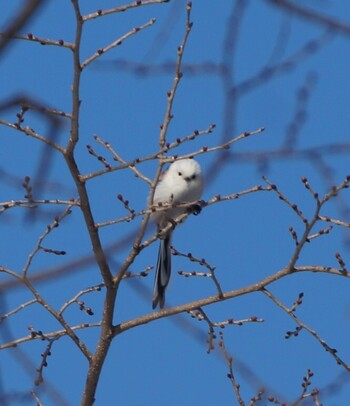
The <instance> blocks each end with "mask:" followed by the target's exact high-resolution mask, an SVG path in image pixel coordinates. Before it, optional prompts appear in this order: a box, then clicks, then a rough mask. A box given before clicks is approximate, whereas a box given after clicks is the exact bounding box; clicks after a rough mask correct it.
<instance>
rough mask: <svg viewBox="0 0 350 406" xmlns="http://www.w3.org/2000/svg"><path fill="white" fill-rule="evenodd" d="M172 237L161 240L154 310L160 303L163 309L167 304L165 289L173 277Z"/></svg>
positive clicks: (155, 282)
mask: <svg viewBox="0 0 350 406" xmlns="http://www.w3.org/2000/svg"><path fill="white" fill-rule="evenodd" d="M171 237H172V233H170V234H168V235H167V236H165V238H164V240H160V245H159V251H158V261H157V269H156V275H155V279H154V289H153V302H152V308H153V309H155V308H156V307H157V305H158V303H159V307H160V308H161V309H162V308H163V307H164V303H165V289H166V287H167V286H168V283H169V280H170V275H171V250H170V246H171Z"/></svg>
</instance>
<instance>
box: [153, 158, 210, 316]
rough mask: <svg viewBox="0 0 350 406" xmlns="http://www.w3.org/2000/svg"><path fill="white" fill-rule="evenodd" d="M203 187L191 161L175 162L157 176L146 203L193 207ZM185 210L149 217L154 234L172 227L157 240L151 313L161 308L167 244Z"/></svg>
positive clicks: (167, 270) (167, 271)
mask: <svg viewBox="0 0 350 406" xmlns="http://www.w3.org/2000/svg"><path fill="white" fill-rule="evenodd" d="M203 186H204V180H203V175H202V170H201V167H200V165H199V163H198V162H197V161H195V160H194V159H193V158H186V159H180V160H176V161H175V162H173V163H172V164H171V165H170V166H169V168H168V169H167V171H166V172H164V173H163V174H162V175H161V177H160V179H159V181H158V184H157V185H156V188H155V191H154V196H153V199H152V200H153V201H152V202H151V201H149V202H148V203H149V204H150V205H154V206H159V205H162V204H163V205H164V204H172V205H174V204H175V205H176V203H189V202H194V203H195V202H196V201H198V200H199V199H200V197H201V196H202V192H203ZM149 200H150V198H149ZM196 207H197V209H198V208H199V206H198V205H197V206H196ZM199 209H200V208H199ZM188 210H189V207H171V208H168V209H165V210H158V211H155V212H153V213H152V214H151V216H150V217H151V220H152V221H153V222H155V223H156V225H157V228H158V231H161V230H162V229H163V228H165V227H166V226H167V225H169V223H172V224H173V225H174V227H173V228H171V229H170V230H169V231H167V232H166V234H165V235H163V236H162V237H161V238H160V244H159V251H158V260H157V267H156V273H155V280H154V288H153V300H152V308H153V309H155V308H156V307H157V306H158V304H159V307H160V309H162V308H163V307H164V304H165V290H166V287H167V286H168V283H169V280H170V276H171V242H172V235H173V230H174V228H175V225H176V218H177V217H179V216H180V215H181V214H183V213H186V211H188ZM197 211H198V210H197ZM197 214H198V213H197Z"/></svg>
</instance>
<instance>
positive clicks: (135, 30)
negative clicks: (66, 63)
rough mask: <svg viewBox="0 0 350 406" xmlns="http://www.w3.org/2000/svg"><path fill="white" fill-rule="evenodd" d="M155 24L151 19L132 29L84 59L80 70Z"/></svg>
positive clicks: (154, 20) (153, 19)
mask: <svg viewBox="0 0 350 406" xmlns="http://www.w3.org/2000/svg"><path fill="white" fill-rule="evenodd" d="M155 22H156V19H155V18H152V19H151V20H149V21H148V22H147V23H145V24H143V25H140V26H139V27H136V28H133V29H132V30H130V31H129V32H128V33H126V34H124V35H123V36H121V37H120V38H118V39H117V40H115V41H113V42H112V43H111V44H109V45H107V46H106V47H104V48H100V49H98V50H97V51H96V52H95V53H94V54H93V55H91V56H89V57H88V58H86V59H85V61H84V62H82V63H81V65H80V66H81V69H82V70H83V69H85V68H86V67H87V66H88V65H89V64H90V63H91V62H93V61H94V60H96V59H97V58H99V57H100V56H101V55H104V54H105V53H106V52H108V51H110V50H111V49H113V48H115V47H116V46H118V45H121V44H122V43H123V41H124V40H126V39H127V38H129V37H131V36H132V35H135V34H136V33H138V32H139V31H141V30H144V29H145V28H147V27H150V26H151V25H153V24H154V23H155Z"/></svg>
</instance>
